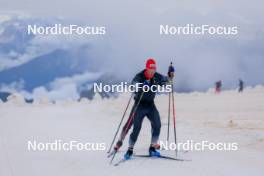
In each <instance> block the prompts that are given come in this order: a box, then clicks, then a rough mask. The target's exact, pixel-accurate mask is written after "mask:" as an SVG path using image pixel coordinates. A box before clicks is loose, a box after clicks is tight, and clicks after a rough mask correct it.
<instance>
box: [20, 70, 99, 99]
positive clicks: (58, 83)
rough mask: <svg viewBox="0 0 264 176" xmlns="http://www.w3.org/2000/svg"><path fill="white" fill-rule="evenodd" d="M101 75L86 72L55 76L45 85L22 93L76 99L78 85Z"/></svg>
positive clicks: (30, 96) (32, 96) (41, 96)
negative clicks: (69, 75)
mask: <svg viewBox="0 0 264 176" xmlns="http://www.w3.org/2000/svg"><path fill="white" fill-rule="evenodd" d="M100 76H101V74H100V73H90V72H86V73H83V74H77V75H74V76H72V77H63V78H57V79H55V80H54V81H53V82H51V83H50V84H49V85H48V86H47V87H44V86H40V87H37V88H35V89H34V90H33V92H32V93H25V92H23V94H24V95H25V96H27V97H28V98H33V99H41V98H48V99H50V100H62V99H74V100H76V99H78V98H79V95H80V94H79V91H80V87H81V86H83V84H85V83H92V82H93V81H95V80H96V79H98V78H99V77H100Z"/></svg>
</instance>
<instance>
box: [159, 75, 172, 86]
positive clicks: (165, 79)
mask: <svg viewBox="0 0 264 176" xmlns="http://www.w3.org/2000/svg"><path fill="white" fill-rule="evenodd" d="M156 78H157V79H156V82H157V84H158V85H160V86H163V85H166V84H167V83H168V82H169V79H168V77H167V76H163V75H162V74H160V73H156Z"/></svg>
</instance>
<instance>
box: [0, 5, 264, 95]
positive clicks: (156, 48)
mask: <svg viewBox="0 0 264 176" xmlns="http://www.w3.org/2000/svg"><path fill="white" fill-rule="evenodd" d="M29 2H30V3H27V4H23V3H21V2H16V1H13V2H12V0H11V1H9V3H12V4H13V6H12V9H10V7H9V6H5V3H4V4H3V5H1V7H0V8H3V9H5V10H20V11H24V12H28V13H30V14H33V15H35V16H38V17H41V18H50V17H58V16H59V17H62V18H63V19H67V20H72V21H73V22H74V21H78V22H81V23H83V24H93V25H106V27H107V34H106V35H105V36H103V37H102V39H98V38H97V39H95V40H91V41H90V42H91V43H92V44H93V50H92V54H93V55H94V56H95V57H98V61H97V62H98V64H99V65H100V66H101V67H102V68H103V69H104V71H107V72H112V73H114V74H116V75H119V76H120V77H124V78H126V79H131V78H132V77H133V75H134V74H135V73H136V72H138V71H140V70H141V69H143V68H144V65H145V60H146V59H147V58H148V57H154V58H155V59H156V60H157V63H158V71H159V72H161V73H164V74H165V73H166V71H167V67H168V64H169V62H170V61H173V63H174V65H175V67H176V78H175V79H176V83H175V84H176V87H177V88H178V89H181V88H182V87H185V88H186V89H187V88H188V89H196V90H207V89H208V87H210V86H213V84H214V82H215V81H216V80H218V79H222V80H223V82H224V86H225V87H226V88H232V87H234V86H236V84H237V80H238V78H240V77H241V78H242V79H244V80H245V82H246V84H247V85H256V84H258V83H261V84H264V79H263V78H262V77H261V75H263V71H262V70H263V69H262V68H263V67H264V63H263V61H262V60H263V59H262V56H263V54H264V53H263V46H264V38H263V37H262V36H263V26H264V21H263V20H261V19H260V18H259V17H260V16H263V15H264V11H263V9H262V6H263V5H264V3H263V2H260V1H257V0H253V1H251V2H246V1H243V2H241V1H239V0H235V1H232V4H239V5H236V6H232V5H230V1H227V0H224V1H219V2H212V1H209V0H202V1H199V2H198V1H191V0H187V1H180V2H178V1H177V2H176V1H172V0H169V1H144V2H142V1H133V2H127V1H126V2H125V1H121V0H118V1H109V2H108V1H107V2H105V1H104V2H103V1H96V2H90V1H84V0H77V1H75V2H74V3H72V2H65V1H62V0H59V1H56V2H54V1H49V0H48V1H33V0H31V1H29ZM137 2H138V3H137ZM29 4H30V5H29ZM50 4H52V6H51V5H50ZM138 4H140V5H138ZM40 7H41V8H40ZM58 7H60V8H58ZM44 9H45V10H44ZM46 9H48V10H46ZM58 9H60V10H58ZM58 14H59V15H58ZM187 23H193V24H196V25H201V24H212V25H226V26H230V25H231V26H232V25H236V26H238V27H239V34H238V35H237V36H233V37H225V36H160V35H159V25H160V24H170V25H177V26H179V25H185V24H187ZM87 40H88V39H87ZM58 41H60V40H58ZM42 42H44V41H42ZM60 43H64V42H60ZM72 43H75V41H74V40H73V42H72ZM51 46H52V45H51ZM88 64H89V63H88Z"/></svg>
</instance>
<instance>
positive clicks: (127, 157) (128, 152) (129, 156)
mask: <svg viewBox="0 0 264 176" xmlns="http://www.w3.org/2000/svg"><path fill="white" fill-rule="evenodd" d="M132 155H133V148H131V147H129V148H128V150H127V152H126V154H125V155H124V158H125V159H126V160H129V159H131V156H132Z"/></svg>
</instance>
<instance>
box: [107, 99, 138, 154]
mask: <svg viewBox="0 0 264 176" xmlns="http://www.w3.org/2000/svg"><path fill="white" fill-rule="evenodd" d="M132 97H133V94H131V96H130V98H129V101H128V103H127V106H126V109H125V111H124V113H123V116H122V118H121V121H120V122H119V124H118V127H117V130H116V133H115V135H114V138H113V140H112V143H111V145H110V147H109V150H108V151H107V153H110V151H111V150H112V147H113V144H114V142H115V140H116V136H117V134H118V132H119V130H120V127H121V124H122V123H123V120H124V117H125V115H126V112H127V109H128V107H129V104H130V102H131V99H132Z"/></svg>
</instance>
